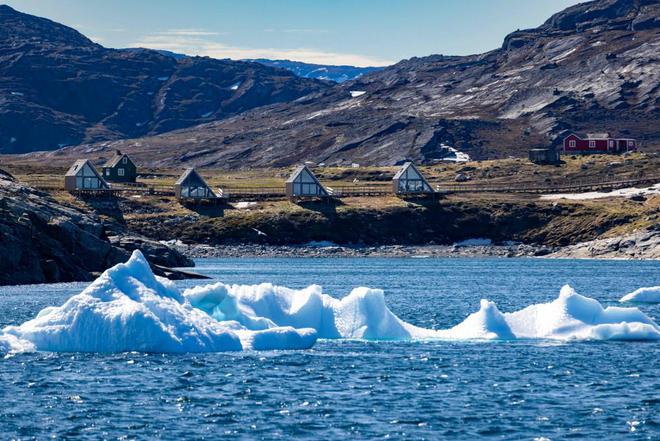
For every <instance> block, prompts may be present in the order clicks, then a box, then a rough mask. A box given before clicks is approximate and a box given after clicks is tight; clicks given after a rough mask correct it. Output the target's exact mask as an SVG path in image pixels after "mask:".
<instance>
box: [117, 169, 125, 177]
mask: <svg viewBox="0 0 660 441" xmlns="http://www.w3.org/2000/svg"><path fill="white" fill-rule="evenodd" d="M117 175H118V176H124V169H123V168H118V169H117Z"/></svg>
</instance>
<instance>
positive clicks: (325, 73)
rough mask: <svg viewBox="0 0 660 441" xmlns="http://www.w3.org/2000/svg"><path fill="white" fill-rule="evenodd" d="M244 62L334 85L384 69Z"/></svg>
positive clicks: (172, 54) (262, 60)
mask: <svg viewBox="0 0 660 441" xmlns="http://www.w3.org/2000/svg"><path fill="white" fill-rule="evenodd" d="M158 52H159V53H161V54H163V55H166V56H168V57H172V58H174V59H175V60H181V59H182V58H186V57H188V55H184V54H179V53H176V52H172V51H166V50H159V51H158ZM242 61H249V62H254V63H260V64H263V65H265V66H270V67H278V68H281V69H286V70H288V71H291V72H293V73H294V74H296V75H297V76H299V77H301V78H313V79H317V80H325V81H332V82H334V83H343V82H345V81H350V80H355V79H356V78H359V77H361V76H362V75H365V74H368V73H370V72H376V71H378V70H381V69H383V68H382V67H356V66H346V65H343V66H339V65H329V64H313V63H303V62H302V61H291V60H269V59H266V58H254V59H245V60H242Z"/></svg>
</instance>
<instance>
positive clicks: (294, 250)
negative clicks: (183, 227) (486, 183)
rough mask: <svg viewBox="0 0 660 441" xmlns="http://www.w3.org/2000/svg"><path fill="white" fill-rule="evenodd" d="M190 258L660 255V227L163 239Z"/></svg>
mask: <svg viewBox="0 0 660 441" xmlns="http://www.w3.org/2000/svg"><path fill="white" fill-rule="evenodd" d="M164 243H165V244H166V245H168V246H169V247H171V248H173V249H175V250H176V251H178V252H179V253H181V254H182V255H184V256H186V257H189V258H191V259H209V258H227V257H233V258H239V257H247V258H305V257H306V258H338V257H390V258H397V257H399V258H404V257H407V258H431V257H436V258H437V257H456V258H465V257H498V258H504V257H543V258H552V259H631V260H635V259H637V260H655V259H660V231H645V232H640V233H635V234H634V235H629V236H622V237H615V238H610V239H598V240H594V241H589V242H583V243H579V244H576V245H570V246H566V247H547V246H543V245H529V244H520V243H512V244H499V245H498V244H482V245H460V244H455V245H383V246H342V245H335V244H320V245H258V244H240V245H219V246H212V245H201V244H184V243H181V242H180V241H168V242H164Z"/></svg>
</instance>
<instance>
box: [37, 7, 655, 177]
mask: <svg viewBox="0 0 660 441" xmlns="http://www.w3.org/2000/svg"><path fill="white" fill-rule="evenodd" d="M659 17H660V1H658V0H598V1H595V2H589V3H584V4H580V5H577V6H574V7H571V8H568V9H566V10H564V11H562V12H560V13H558V14H555V15H554V16H552V17H551V18H550V19H548V20H547V21H546V22H545V23H544V24H543V25H541V26H540V27H538V28H536V29H530V30H523V31H516V32H513V33H512V34H510V35H508V36H507V37H506V38H505V40H504V43H503V45H502V47H501V48H499V49H497V50H493V51H491V52H488V53H485V54H481V55H472V56H466V57H456V56H442V55H433V56H429V57H425V58H413V59H410V60H405V61H402V62H400V63H398V64H396V65H394V66H392V67H389V68H386V69H383V70H381V71H378V72H375V73H371V74H368V75H365V76H363V77H361V78H359V79H358V80H355V81H352V82H347V83H343V84H341V85H338V86H336V87H334V88H332V89H329V90H325V91H322V92H319V93H316V94H311V95H308V96H305V97H302V98H300V99H298V100H296V101H294V102H291V103H284V104H277V105H272V106H267V107H261V108H258V109H254V110H251V111H249V112H245V113H243V114H240V115H236V116H233V117H231V118H228V119H225V120H223V121H218V122H213V123H209V124H204V125H200V126H196V127H192V128H189V129H184V130H180V131H175V132H171V133H167V134H163V135H160V136H154V137H146V138H140V139H133V140H124V141H120V142H113V143H100V144H95V145H91V146H83V147H80V148H74V149H64V150H62V151H60V152H56V153H53V154H51V155H49V160H51V161H58V160H59V161H63V162H65V161H69V160H70V159H71V157H78V156H89V157H92V158H98V157H104V156H108V155H109V154H110V152H111V151H112V150H114V149H115V148H121V149H122V150H125V151H128V152H130V153H132V154H134V155H135V156H136V157H137V158H138V160H139V161H141V162H143V163H145V164H151V165H176V166H180V165H183V164H186V165H196V166H214V167H225V168H228V167H241V166H273V165H274V166H283V165H290V164H293V163H296V162H300V161H302V160H313V161H316V162H324V163H326V164H329V165H330V164H347V163H351V162H358V163H360V164H379V165H388V164H396V163H399V162H401V161H402V160H404V159H413V160H416V161H418V162H430V161H432V160H434V159H437V158H439V157H441V156H442V155H444V154H445V153H446V151H445V150H444V149H443V148H442V146H441V145H442V144H448V145H450V146H454V147H456V148H458V149H459V150H462V151H465V152H466V153H468V154H470V156H471V157H473V158H476V159H481V158H498V157H506V156H509V155H516V156H523V155H525V154H526V149H527V148H529V147H536V146H548V145H556V144H557V143H559V142H560V140H561V138H562V137H563V136H564V135H565V134H566V133H568V132H570V131H577V132H588V131H610V132H612V133H614V134H615V135H626V136H632V137H636V138H639V139H640V140H641V142H642V148H643V150H646V151H658V150H660V129H659V127H660V124H659V123H660V118H659V116H660V110H659V104H660V98H659V94H660V63H659V59H658V54H659V53H660V37H659V31H660V19H659Z"/></svg>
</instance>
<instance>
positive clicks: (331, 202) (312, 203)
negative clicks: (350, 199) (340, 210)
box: [295, 198, 344, 215]
mask: <svg viewBox="0 0 660 441" xmlns="http://www.w3.org/2000/svg"><path fill="white" fill-rule="evenodd" d="M295 204H296V205H298V206H299V207H302V208H304V209H305V210H310V211H316V212H317V213H321V214H326V215H328V214H336V213H337V207H338V206H341V205H344V204H343V202H342V201H340V200H339V199H334V198H326V199H311V200H300V201H296V202H295Z"/></svg>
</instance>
